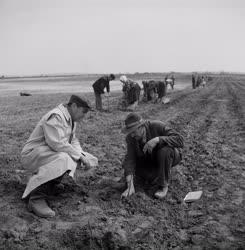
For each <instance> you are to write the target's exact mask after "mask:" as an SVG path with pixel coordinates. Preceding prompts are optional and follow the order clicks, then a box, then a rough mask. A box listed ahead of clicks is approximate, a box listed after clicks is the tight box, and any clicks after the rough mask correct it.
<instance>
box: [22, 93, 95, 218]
mask: <svg viewBox="0 0 245 250" xmlns="http://www.w3.org/2000/svg"><path fill="white" fill-rule="evenodd" d="M90 109H91V108H90V106H89V104H88V103H87V102H86V101H85V100H84V99H82V98H80V97H78V96H75V95H72V96H71V97H70V100H69V102H68V104H60V105H59V106H58V107H56V108H54V109H53V110H51V111H50V112H48V113H47V114H46V115H44V116H43V117H42V119H41V120H40V121H39V123H38V124H37V126H36V127H35V129H34V131H33V132H32V134H31V135H30V137H29V139H28V141H27V142H26V144H25V146H24V148H23V150H22V152H21V158H22V162H23V164H24V167H25V168H26V169H27V170H29V172H30V174H31V175H32V176H31V178H30V179H29V182H28V183H27V186H26V189H25V191H24V194H23V196H22V198H25V199H27V202H28V208H29V210H30V211H32V212H33V213H35V214H36V215H37V216H40V217H53V216H55V212H54V211H53V210H52V209H51V208H50V207H49V206H48V203H47V198H48V197H49V196H50V195H52V193H53V192H54V190H55V188H56V187H57V185H58V184H60V181H61V179H62V177H63V176H64V175H65V174H69V175H70V176H71V177H73V176H74V173H75V170H76V168H77V166H79V165H81V164H83V165H85V166H86V167H95V166H97V164H98V159H97V158H96V157H94V156H93V155H91V154H89V153H87V152H84V151H83V150H82V148H81V146H80V143H79V141H78V139H77V138H76V136H75V130H76V124H77V122H79V121H81V120H82V119H83V118H84V117H85V115H86V113H88V111H89V110H90Z"/></svg>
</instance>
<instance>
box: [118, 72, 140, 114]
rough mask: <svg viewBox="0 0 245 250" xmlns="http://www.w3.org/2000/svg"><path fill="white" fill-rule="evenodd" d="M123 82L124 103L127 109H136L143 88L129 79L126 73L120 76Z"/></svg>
mask: <svg viewBox="0 0 245 250" xmlns="http://www.w3.org/2000/svg"><path fill="white" fill-rule="evenodd" d="M120 81H121V82H122V83H123V88H122V90H123V102H122V103H123V105H124V108H125V109H127V110H135V108H136V107H137V106H138V103H139V99H140V91H141V88H140V86H139V84H138V83H137V82H134V81H133V80H131V79H128V78H127V77H126V76H125V75H123V76H121V77H120Z"/></svg>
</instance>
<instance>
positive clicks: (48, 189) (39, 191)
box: [27, 173, 66, 201]
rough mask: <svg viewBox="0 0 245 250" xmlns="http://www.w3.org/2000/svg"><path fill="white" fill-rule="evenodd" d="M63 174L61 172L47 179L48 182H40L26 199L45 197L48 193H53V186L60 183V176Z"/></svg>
mask: <svg viewBox="0 0 245 250" xmlns="http://www.w3.org/2000/svg"><path fill="white" fill-rule="evenodd" d="M65 174H66V173H65ZM65 174H63V175H62V176H60V177H58V178H56V179H53V180H51V181H48V182H46V183H44V184H42V185H41V186H39V187H37V188H36V189H34V190H33V191H32V192H31V193H30V194H29V196H28V197H27V198H28V200H29V201H30V200H38V199H45V198H47V197H48V196H49V195H53V194H54V190H55V186H56V185H58V184H60V183H61V181H62V178H63V176H64V175H65Z"/></svg>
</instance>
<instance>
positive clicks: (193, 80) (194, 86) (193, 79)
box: [191, 74, 196, 89]
mask: <svg viewBox="0 0 245 250" xmlns="http://www.w3.org/2000/svg"><path fill="white" fill-rule="evenodd" d="M191 80H192V88H193V89H195V88H196V77H195V75H194V74H192V76H191Z"/></svg>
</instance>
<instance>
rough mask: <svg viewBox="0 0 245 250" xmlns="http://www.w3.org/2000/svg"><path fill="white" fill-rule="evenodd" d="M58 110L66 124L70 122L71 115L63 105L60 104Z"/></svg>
mask: <svg viewBox="0 0 245 250" xmlns="http://www.w3.org/2000/svg"><path fill="white" fill-rule="evenodd" d="M58 109H59V110H60V111H61V112H62V114H63V115H64V116H65V118H66V120H67V121H68V122H71V115H70V113H69V111H68V109H67V107H66V106H65V105H64V104H60V105H59V106H58Z"/></svg>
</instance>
